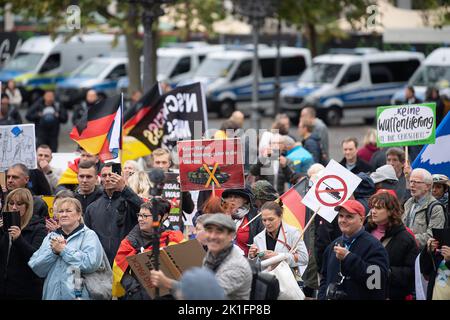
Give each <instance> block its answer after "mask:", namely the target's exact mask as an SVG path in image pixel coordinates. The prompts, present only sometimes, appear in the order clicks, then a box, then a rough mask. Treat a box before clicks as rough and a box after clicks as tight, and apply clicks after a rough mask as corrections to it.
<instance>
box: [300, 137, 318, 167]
mask: <svg viewBox="0 0 450 320" xmlns="http://www.w3.org/2000/svg"><path fill="white" fill-rule="evenodd" d="M302 144H303V147H304V148H305V149H306V150H308V151H309V153H311V155H312V157H313V161H314V163H321V161H320V160H321V159H322V147H321V145H320V137H319V136H318V135H317V133H312V134H311V135H310V136H309V137H308V138H306V139H304V140H303V141H302Z"/></svg>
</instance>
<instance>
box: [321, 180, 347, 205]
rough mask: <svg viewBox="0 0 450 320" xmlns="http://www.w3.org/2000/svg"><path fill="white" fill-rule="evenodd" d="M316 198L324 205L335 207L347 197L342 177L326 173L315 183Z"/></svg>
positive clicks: (345, 185)
mask: <svg viewBox="0 0 450 320" xmlns="http://www.w3.org/2000/svg"><path fill="white" fill-rule="evenodd" d="M315 193H316V198H317V200H318V201H319V202H320V203H321V204H322V205H324V206H327V207H335V206H338V205H340V204H341V203H342V202H344V200H345V199H346V198H347V193H348V187H347V184H346V183H345V181H344V179H342V178H341V177H339V176H336V175H326V176H323V177H322V178H320V179H319V181H317V183H316V187H315Z"/></svg>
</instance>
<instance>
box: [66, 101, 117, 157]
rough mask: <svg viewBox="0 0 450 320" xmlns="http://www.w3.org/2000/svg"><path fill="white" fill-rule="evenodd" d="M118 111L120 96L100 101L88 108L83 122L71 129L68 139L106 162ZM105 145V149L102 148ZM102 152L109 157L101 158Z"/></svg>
mask: <svg viewBox="0 0 450 320" xmlns="http://www.w3.org/2000/svg"><path fill="white" fill-rule="evenodd" d="M120 110H121V96H120V95H117V96H113V97H110V98H106V99H104V100H102V101H100V102H99V103H97V104H95V105H94V106H92V107H91V108H89V110H88V114H87V119H86V120H85V121H80V122H79V123H78V124H77V125H76V126H75V127H73V129H72V132H71V133H70V138H71V139H72V140H74V141H75V142H76V143H78V144H79V145H80V146H81V147H82V148H83V149H84V150H86V151H87V152H89V153H90V154H99V157H100V158H101V159H102V160H108V157H109V156H110V153H109V151H110V150H109V147H108V146H109V140H108V138H109V137H111V131H112V130H113V127H114V126H113V125H114V123H115V122H114V120H115V118H116V114H117V113H118V112H120ZM116 121H117V120H116ZM105 144H107V147H105V146H104V145H105ZM107 149H108V150H107ZM107 151H108V152H107ZM103 152H105V153H107V154H109V155H105V156H104V157H102V153H103ZM109 159H111V158H109Z"/></svg>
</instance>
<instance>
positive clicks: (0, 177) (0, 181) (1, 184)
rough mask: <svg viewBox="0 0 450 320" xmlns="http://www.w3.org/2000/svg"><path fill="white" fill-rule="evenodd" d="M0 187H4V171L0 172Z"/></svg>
mask: <svg viewBox="0 0 450 320" xmlns="http://www.w3.org/2000/svg"><path fill="white" fill-rule="evenodd" d="M0 187H5V188H6V172H0Z"/></svg>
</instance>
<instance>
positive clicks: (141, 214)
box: [137, 213, 152, 219]
mask: <svg viewBox="0 0 450 320" xmlns="http://www.w3.org/2000/svg"><path fill="white" fill-rule="evenodd" d="M137 217H138V219H139V218H142V219H147V218H150V217H152V215H151V214H143V213H138V215H137Z"/></svg>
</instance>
